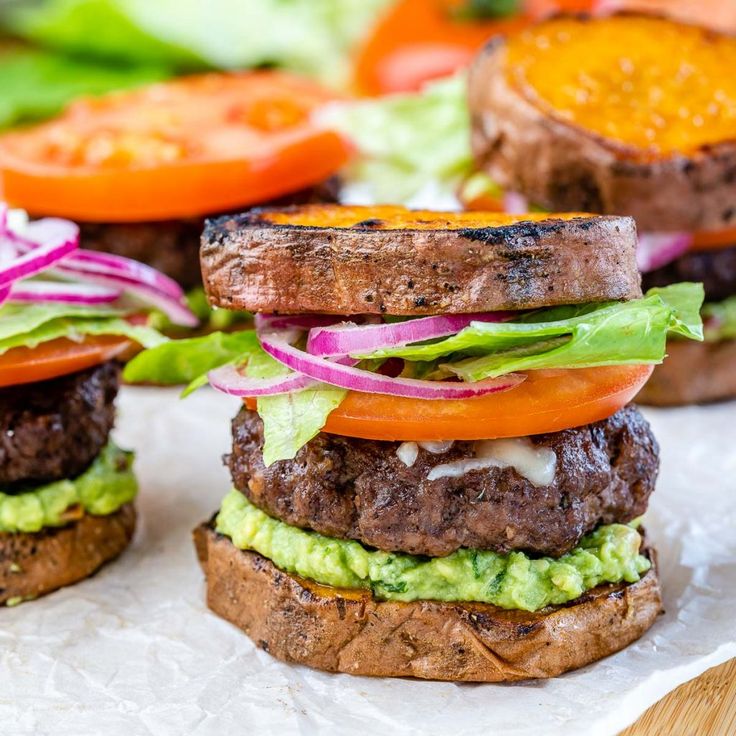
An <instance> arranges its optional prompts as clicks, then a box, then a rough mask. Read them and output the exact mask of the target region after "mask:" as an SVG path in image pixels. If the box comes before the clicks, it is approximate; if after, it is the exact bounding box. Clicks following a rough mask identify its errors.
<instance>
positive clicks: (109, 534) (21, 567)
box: [0, 503, 136, 605]
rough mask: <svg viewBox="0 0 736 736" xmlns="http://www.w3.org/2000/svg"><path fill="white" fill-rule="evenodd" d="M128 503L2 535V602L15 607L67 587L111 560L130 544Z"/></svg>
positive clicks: (132, 519) (131, 514)
mask: <svg viewBox="0 0 736 736" xmlns="http://www.w3.org/2000/svg"><path fill="white" fill-rule="evenodd" d="M135 520H136V513H135V508H134V507H133V504H132V503H127V504H125V505H123V506H121V507H120V508H119V509H118V510H117V511H116V512H115V513H113V514H109V515H107V516H92V515H91V514H84V515H83V516H82V517H81V518H80V519H78V520H77V521H74V522H72V523H71V524H69V525H67V526H64V527H60V528H47V529H44V530H43V531H40V532H36V533H23V532H20V533H14V534H8V533H3V534H0V605H14V604H16V603H20V602H22V601H25V600H30V599H32V598H37V597H38V596H40V595H45V594H46V593H51V592H52V591H54V590H56V589H57V588H62V587H64V586H65V585H71V584H72V583H76V582H78V581H80V580H83V579H84V578H86V577H89V576H90V575H92V574H93V573H94V572H96V571H97V570H98V569H99V568H100V567H102V565H104V564H105V563H106V562H110V561H111V560H114V559H115V558H116V557H117V556H118V555H119V554H120V553H121V552H122V551H123V550H124V549H125V548H126V547H127V546H128V544H129V543H130V540H131V539H132V538H133V532H134V531H135Z"/></svg>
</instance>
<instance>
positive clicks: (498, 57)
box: [470, 15, 736, 230]
mask: <svg viewBox="0 0 736 736" xmlns="http://www.w3.org/2000/svg"><path fill="white" fill-rule="evenodd" d="M734 66H736V39H734V38H731V37H729V36H725V35H719V34H717V33H715V32H713V31H707V30H704V29H701V28H697V27H695V26H689V25H686V24H682V23H678V22H676V21H673V20H666V19H663V18H656V17H646V16H637V15H620V16H613V17H609V18H597V19H590V18H587V19H586V18H581V17H575V18H572V17H562V18H557V19H552V20H549V21H547V22H545V23H542V24H539V25H538V26H536V27H534V28H531V29H530V30H528V31H526V32H524V33H521V34H519V35H517V36H514V37H511V38H508V39H507V40H506V41H504V40H502V39H494V40H493V41H492V42H491V43H490V44H489V45H488V46H487V47H486V48H485V49H484V50H483V51H482V52H481V53H480V55H479V56H478V58H477V59H476V62H475V64H474V65H473V68H472V71H471V75H470V106H471V113H472V122H473V151H474V154H475V157H476V159H477V161H478V163H479V165H480V166H481V167H482V168H483V169H484V170H486V171H487V172H488V173H489V174H490V175H491V176H492V177H493V178H494V179H495V180H496V181H498V182H499V183H500V184H501V185H502V186H504V187H506V188H508V189H511V190H515V191H519V192H521V193H523V194H525V195H526V196H528V197H529V198H530V200H531V201H533V202H535V203H536V204H539V205H542V206H543V207H546V208H549V209H552V210H579V209H584V210H587V211H590V212H600V213H603V214H627V215H631V216H633V217H634V218H635V219H636V222H637V225H638V227H639V229H640V230H711V229H720V228H724V227H729V226H733V225H734V223H736V206H734V202H736V78H734V76H733V75H732V74H729V72H728V70H729V69H733V68H734Z"/></svg>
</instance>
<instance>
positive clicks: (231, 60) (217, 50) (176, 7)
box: [8, 0, 392, 85]
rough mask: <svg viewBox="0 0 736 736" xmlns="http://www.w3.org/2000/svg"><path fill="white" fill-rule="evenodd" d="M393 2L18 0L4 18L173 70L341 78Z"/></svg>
mask: <svg viewBox="0 0 736 736" xmlns="http://www.w3.org/2000/svg"><path fill="white" fill-rule="evenodd" d="M391 2H392V0H248V1H247V2H245V3H244V2H243V0H209V2H206V3H205V2H200V1H199V0H155V2H152V1H151V0H46V1H45V2H44V3H18V4H17V9H14V10H13V12H10V11H8V16H9V18H8V22H9V24H10V26H11V28H12V29H13V31H14V32H15V33H16V34H17V35H20V36H21V37H23V38H28V39H31V40H33V41H35V42H37V43H40V44H43V45H48V46H51V47H54V48H57V49H63V50H65V51H67V52H69V53H74V54H77V55H84V56H87V57H97V58H105V59H114V60H118V61H124V62H138V63H157V64H161V63H165V64H168V65H171V66H173V67H174V68H175V69H177V70H182V69H183V70H191V69H197V68H202V67H206V66H209V67H216V68H225V69H236V68H246V67H256V66H266V65H276V66H283V67H287V68H289V69H293V70H295V71H299V72H303V73H306V74H310V75H313V76H317V77H319V78H321V79H323V80H325V81H327V82H330V83H334V84H341V85H344V84H345V83H346V82H347V79H348V75H349V72H350V58H349V56H350V52H351V51H352V49H353V47H354V45H355V43H356V42H357V41H359V40H360V39H362V37H363V36H364V35H365V33H366V32H367V31H368V30H369V29H370V27H371V24H372V22H373V21H374V20H375V18H376V17H377V14H378V13H379V12H380V11H381V10H382V9H383V8H384V7H386V6H387V5H388V4H389V3H391ZM11 7H13V6H12V5H11Z"/></svg>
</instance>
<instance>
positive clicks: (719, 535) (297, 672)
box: [0, 388, 736, 736]
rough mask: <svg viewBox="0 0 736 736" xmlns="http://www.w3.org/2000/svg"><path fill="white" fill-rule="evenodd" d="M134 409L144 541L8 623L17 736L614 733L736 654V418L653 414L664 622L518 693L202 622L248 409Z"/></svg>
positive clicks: (6, 618)
mask: <svg viewBox="0 0 736 736" xmlns="http://www.w3.org/2000/svg"><path fill="white" fill-rule="evenodd" d="M119 407H120V412H119V420H118V429H117V432H116V436H117V439H118V441H119V443H121V444H122V445H123V446H126V447H132V448H134V449H136V450H137V451H138V460H137V470H138V474H139V477H140V479H141V486H142V491H141V496H140V500H139V509H140V513H141V524H140V528H139V531H138V534H137V536H136V539H135V542H134V544H133V546H132V547H131V548H130V549H129V550H128V551H127V552H126V553H125V554H124V556H123V557H122V558H121V559H120V560H119V561H118V562H116V563H114V564H112V565H110V566H108V567H107V568H106V569H104V570H103V571H102V572H101V573H100V574H99V575H97V576H96V577H95V578H93V579H91V580H88V581H86V582H84V583H82V584H80V585H77V586H75V587H73V588H68V589H66V590H63V591H60V592H58V593H55V594H53V595H51V596H48V597H46V598H43V599H39V600H38V601H34V602H31V603H27V604H24V605H21V606H19V607H17V608H14V609H3V610H1V611H0V620H1V621H2V623H1V624H0V629H1V632H0V683H2V687H0V732H2V733H8V734H40V735H43V734H54V735H55V736H66V735H67V734H68V735H70V736H71V735H72V734H73V735H74V736H84V735H85V734H113V735H114V736H117V735H118V734H119V735H120V736H123V735H124V736H137V734H156V735H158V734H197V735H199V734H241V733H242V734H251V733H253V734H255V733H259V734H260V733H265V734H270V733H275V734H282V735H283V734H295V733H299V734H317V733H319V734H322V733H341V734H358V733H361V734H363V733H367V732H369V730H370V732H375V733H379V734H399V733H400V734H441V735H442V736H448V734H451V735H452V736H459V735H461V734H484V735H486V736H488V735H492V734H504V736H521V735H526V734H534V735H535V736H536V735H537V734H545V735H546V736H556V735H557V734H559V735H560V736H562V735H564V736H574V735H575V734H585V735H586V736H597V735H608V734H615V733H616V732H617V731H619V730H620V729H621V728H623V727H625V726H626V725H627V724H629V723H631V722H632V721H634V720H635V719H636V718H637V716H638V715H639V714H640V713H642V712H643V711H644V710H645V709H646V708H647V707H648V706H649V705H650V704H651V703H653V702H655V701H656V700H658V699H659V698H661V697H662V696H663V695H664V694H665V693H667V692H668V691H669V690H672V689H673V688H675V687H676V686H677V685H679V684H680V683H681V682H684V681H685V680H688V679H690V678H692V677H694V676H696V675H698V674H699V673H701V672H702V671H704V670H705V669H707V668H708V667H711V666H713V665H715V664H718V663H720V662H722V661H725V660H727V659H729V658H731V657H734V656H736V622H735V619H734V611H735V610H736V534H734V530H735V529H736V451H735V450H734V437H736V404H731V405H722V406H716V407H709V408H705V409H701V408H690V409H684V410H676V411H649V412H647V414H648V416H649V418H650V419H651V421H652V424H653V426H654V430H655V432H656V433H657V435H658V438H659V440H660V442H661V445H662V461H663V470H662V474H661V477H660V482H659V486H658V490H657V491H656V492H655V494H654V498H653V503H652V507H651V510H650V512H649V514H648V518H647V522H646V523H647V528H648V530H649V532H650V533H651V535H652V537H653V539H654V541H655V543H656V544H657V546H658V548H659V552H660V560H661V571H662V572H661V576H662V583H663V586H664V590H665V602H666V608H667V612H666V615H665V616H663V617H661V619H660V620H659V622H658V623H657V624H656V625H655V627H654V628H653V629H652V630H651V631H650V632H649V633H648V634H647V635H646V636H645V637H644V638H643V639H642V640H641V641H639V642H638V643H637V644H635V645H633V646H631V647H630V648H629V649H627V650H626V651H624V652H622V653H620V654H617V655H615V656H613V657H610V658H609V659H607V660H605V661H603V662H600V663H597V664H595V665H592V666H590V667H588V668H586V669H584V670H581V671H579V672H575V673H571V674H569V675H566V676H564V677H561V678H558V679H556V680H552V681H546V682H537V683H531V684H523V685H514V686H494V685H453V684H439V683H427V682H419V681H411V680H371V679H367V678H356V677H350V676H347V675H338V676H335V675H326V674H322V673H318V672H313V671H311V670H308V669H306V668H303V667H294V666H287V665H283V664H281V663H279V662H277V661H276V660H274V659H272V658H271V657H269V655H267V654H265V653H263V652H261V651H259V650H256V649H255V647H254V646H253V645H252V644H251V643H250V641H249V640H248V639H247V637H245V636H244V635H243V634H241V633H240V632H239V631H238V630H236V629H235V628H234V627H232V626H231V625H230V624H227V623H225V622H224V621H221V620H220V619H218V618H217V617H215V616H214V615H212V614H210V613H209V612H208V611H207V609H206V608H205V606H204V601H203V582H202V575H201V572H200V570H199V569H198V566H197V564H196V562H195V557H194V553H193V549H192V545H191V541H190V530H191V528H192V527H193V526H194V525H195V524H196V523H197V522H199V521H200V520H202V519H204V518H206V517H208V516H209V515H210V514H211V513H212V512H213V511H214V510H215V509H216V507H217V506H218V503H219V500H220V498H221V497H222V496H223V495H224V493H225V492H226V490H227V488H228V478H227V475H226V473H225V470H224V468H223V467H222V465H221V462H220V456H221V455H222V453H223V452H225V451H226V449H227V446H228V441H229V419H230V417H231V415H232V414H234V413H235V411H236V409H237V402H234V401H233V400H231V399H229V398H228V397H224V396H221V395H217V394H215V393H214V392H212V391H211V390H209V389H206V390H204V391H201V392H199V393H198V394H196V395H195V396H193V397H191V398H190V399H188V400H186V401H179V400H178V398H177V393H176V392H175V391H174V390H163V389H149V388H135V389H130V388H126V389H124V390H123V392H122V395H121V398H120V401H119ZM377 654H378V653H377Z"/></svg>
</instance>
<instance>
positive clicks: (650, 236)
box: [636, 233, 693, 273]
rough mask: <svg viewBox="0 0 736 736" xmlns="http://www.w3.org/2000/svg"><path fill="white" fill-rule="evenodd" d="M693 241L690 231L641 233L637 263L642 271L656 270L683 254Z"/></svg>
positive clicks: (637, 249)
mask: <svg viewBox="0 0 736 736" xmlns="http://www.w3.org/2000/svg"><path fill="white" fill-rule="evenodd" d="M692 242H693V236H692V235H691V234H690V233H640V235H639V243H638V245H637V247H636V263H637V265H638V266H639V270H640V271H641V272H642V273H647V272H648V271H654V270H655V269H656V268H661V267H662V266H666V265H667V264H668V263H671V262H672V261H674V260H675V259H676V258H678V257H679V256H681V255H682V254H683V253H684V252H685V251H686V250H687V249H688V248H689V247H690V246H691V245H692Z"/></svg>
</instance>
